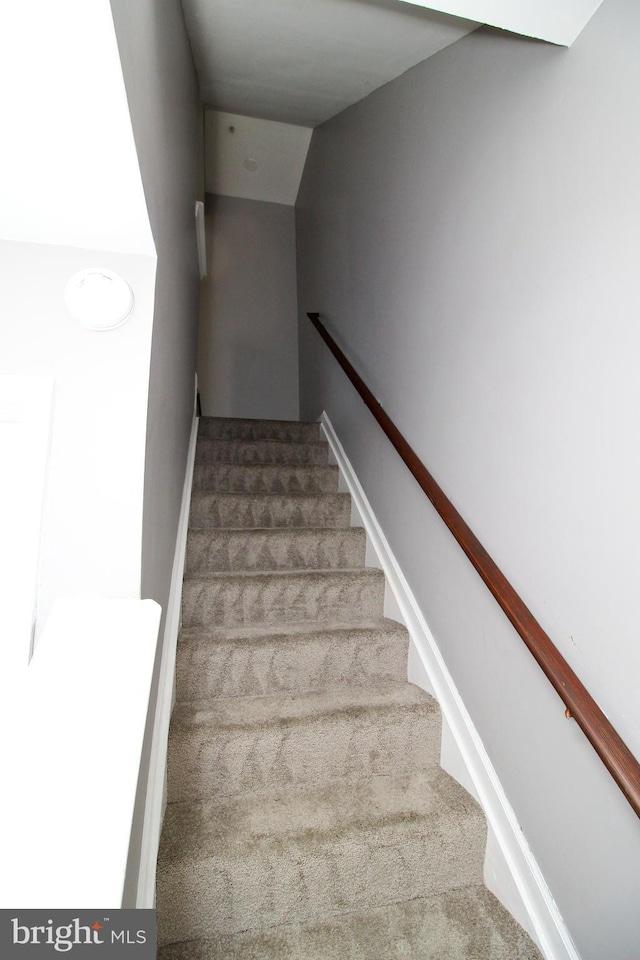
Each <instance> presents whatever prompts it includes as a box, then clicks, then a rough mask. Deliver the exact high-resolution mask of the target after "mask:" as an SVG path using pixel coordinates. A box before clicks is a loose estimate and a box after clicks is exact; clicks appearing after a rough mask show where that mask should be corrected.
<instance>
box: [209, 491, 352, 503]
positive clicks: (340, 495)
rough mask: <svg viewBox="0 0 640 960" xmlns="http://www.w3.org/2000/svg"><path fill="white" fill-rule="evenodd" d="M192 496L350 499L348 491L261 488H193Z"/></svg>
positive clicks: (262, 498) (340, 501) (259, 499)
mask: <svg viewBox="0 0 640 960" xmlns="http://www.w3.org/2000/svg"><path fill="white" fill-rule="evenodd" d="M193 496H194V497H197V498H198V499H202V500H206V499H213V498H215V499H216V500H218V499H225V498H226V499H228V500H232V499H233V500H235V499H242V500H258V501H260V502H262V501H263V500H294V501H297V500H312V501H316V500H336V501H338V502H339V503H343V502H344V501H345V500H349V499H350V494H348V493H340V492H332V493H305V491H304V490H294V491H292V492H291V493H289V492H288V491H283V492H277V493H271V492H269V491H263V490H259V491H257V492H256V493H246V492H245V491H244V490H220V491H219V490H194V491H193Z"/></svg>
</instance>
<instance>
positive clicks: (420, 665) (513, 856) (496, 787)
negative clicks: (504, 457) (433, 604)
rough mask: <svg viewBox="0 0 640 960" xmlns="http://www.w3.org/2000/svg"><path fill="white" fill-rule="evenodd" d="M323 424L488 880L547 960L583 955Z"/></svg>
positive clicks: (325, 422) (337, 446) (358, 488)
mask: <svg viewBox="0 0 640 960" xmlns="http://www.w3.org/2000/svg"><path fill="white" fill-rule="evenodd" d="M320 422H321V424H322V427H323V429H324V433H325V436H326V438H327V440H328V442H329V447H330V449H331V453H332V460H333V462H335V463H337V465H338V467H339V468H340V476H341V487H342V489H345V488H346V489H347V490H348V491H349V493H350V494H351V497H352V502H353V507H354V509H353V512H352V524H353V523H356V524H357V523H358V519H354V518H359V521H360V523H361V524H362V526H364V528H365V530H366V533H367V565H369V566H378V567H380V568H381V569H382V570H383V572H384V574H385V577H386V583H387V587H386V591H385V615H386V616H389V617H391V618H393V619H396V620H400V621H401V622H402V623H404V625H405V626H406V628H407V630H408V632H409V636H410V647H409V663H408V677H409V680H410V681H411V682H412V683H415V684H417V685H418V686H420V687H422V688H423V689H425V690H426V691H427V692H428V693H430V694H431V695H432V696H434V697H435V699H436V700H437V701H438V703H439V705H440V709H441V711H442V717H443V738H442V753H441V764H442V766H443V768H444V769H445V770H446V771H447V772H448V773H449V774H451V776H453V777H454V778H455V779H456V780H458V782H459V783H461V784H462V786H463V787H465V789H467V790H468V791H469V792H470V793H471V794H472V796H474V797H475V798H476V799H477V800H478V802H479V803H480V805H481V807H482V809H483V810H484V813H485V816H486V818H487V824H488V838H487V849H486V855H485V868H484V878H485V883H486V885H487V887H488V888H489V889H490V890H491V892H492V893H493V894H494V895H495V896H496V897H497V898H498V899H499V900H500V901H501V902H502V903H503V904H504V905H505V907H506V908H507V909H508V910H509V911H510V913H512V915H513V916H514V917H515V918H516V919H517V920H518V922H519V923H520V924H521V925H522V926H523V927H524V928H525V930H527V932H528V933H529V934H530V935H531V936H532V938H533V939H534V940H535V941H536V943H537V944H538V946H539V947H540V950H541V952H542V953H543V955H544V956H545V957H546V958H547V960H580V957H579V954H578V952H577V951H576V948H575V946H574V944H573V941H572V939H571V936H570V934H569V931H568V930H567V928H566V926H565V924H564V921H563V920H562V917H561V915H560V913H559V911H558V908H557V906H556V903H555V901H554V899H553V897H552V895H551V892H550V890H549V888H548V887H547V885H546V883H545V881H544V877H543V876H542V874H541V872H540V869H539V867H538V865H537V863H536V861H535V858H534V856H533V854H532V852H531V850H530V849H529V846H528V844H527V842H526V840H525V838H524V836H523V834H522V831H521V829H520V827H519V825H518V822H517V820H516V817H515V814H514V811H513V809H512V807H511V805H510V803H509V801H508V799H507V797H506V795H505V792H504V790H503V788H502V784H501V783H500V781H499V780H498V777H497V774H496V771H495V769H494V767H493V765H492V763H491V761H490V759H489V756H488V754H487V752H486V750H485V748H484V746H483V744H482V741H481V739H480V737H479V735H478V732H477V730H476V728H475V726H474V724H473V721H472V719H471V717H470V716H469V713H468V711H467V710H466V708H465V705H464V703H463V702H462V699H461V697H460V694H459V692H458V690H457V688H456V685H455V683H454V681H453V678H452V676H451V674H450V673H449V670H448V668H447V666H446V664H445V662H444V660H443V658H442V654H441V653H440V650H439V648H438V645H437V643H436V641H435V639H434V637H433V634H432V633H431V630H430V629H429V626H428V624H427V622H426V620H425V618H424V616H423V614H422V611H421V610H420V608H419V606H418V604H417V602H416V599H415V597H414V595H413V593H412V591H411V588H410V587H409V584H408V583H407V581H406V579H405V577H404V575H403V573H402V570H401V569H400V567H399V565H398V562H397V560H396V558H395V557H394V555H393V552H392V551H391V548H390V546H389V543H388V542H387V539H386V537H385V535H384V533H383V531H382V529H381V527H380V525H379V523H378V521H377V519H376V517H375V515H374V513H373V510H372V509H371V505H370V503H369V501H368V499H367V497H366V495H365V492H364V490H363V488H362V486H361V485H360V482H359V480H358V478H357V477H356V475H355V473H354V470H353V468H352V466H351V464H350V462H349V459H348V458H347V456H346V454H345V451H344V449H343V447H342V444H341V443H340V441H339V439H338V437H337V435H336V433H335V431H334V429H333V426H332V424H331V421H330V420H329V417H328V416H327V414H326V413H323V414H322V417H321V418H320Z"/></svg>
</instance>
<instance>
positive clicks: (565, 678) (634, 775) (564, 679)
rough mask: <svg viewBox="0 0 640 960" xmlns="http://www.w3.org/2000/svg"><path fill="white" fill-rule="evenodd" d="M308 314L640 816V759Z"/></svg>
mask: <svg viewBox="0 0 640 960" xmlns="http://www.w3.org/2000/svg"><path fill="white" fill-rule="evenodd" d="M307 316H308V317H309V319H310V320H311V322H312V323H313V325H314V327H315V328H316V330H317V331H318V333H319V334H320V336H321V337H322V339H323V340H324V341H325V343H326V344H327V346H328V347H329V349H330V350H331V352H332V354H333V355H334V357H335V358H336V360H337V361H338V363H339V364H340V366H341V367H342V369H343V370H344V372H345V373H346V374H347V376H348V377H349V380H351V383H352V384H353V385H354V387H355V388H356V390H357V391H358V393H359V394H360V396H361V397H362V399H363V400H364V402H365V404H366V405H367V407H368V408H369V410H370V411H371V413H372V414H373V416H374V417H375V418H376V420H377V421H378V423H379V424H380V426H381V427H382V429H383V430H384V432H385V433H386V435H387V437H388V438H389V440H390V441H391V443H392V444H393V446H394V447H395V449H396V450H397V452H398V453H399V454H400V456H401V457H402V459H403V460H404V462H405V463H406V465H407V466H408V468H409V470H410V471H411V473H412V475H413V477H414V479H415V480H416V481H417V483H418V484H419V485H420V487H421V488H422V490H423V491H424V492H425V493H426V495H427V497H428V498H429V500H430V501H431V503H432V504H433V506H434V507H435V508H436V510H437V511H438V513H439V514H440V516H441V517H442V519H443V520H444V522H445V523H446V525H447V526H448V528H449V530H450V531H451V533H452V534H453V535H454V537H455V538H456V540H457V541H458V543H459V544H460V546H461V547H462V549H463V550H464V552H465V553H466V555H467V557H468V558H469V560H470V561H471V563H472V564H473V566H474V567H475V569H476V570H477V572H478V573H479V574H480V576H481V577H482V579H483V580H484V582H485V584H486V585H487V587H488V588H489V590H490V591H491V593H492V594H493V596H494V597H495V599H496V600H497V602H498V604H499V605H500V607H501V608H502V610H503V611H504V613H505V614H506V615H507V617H508V619H509V620H510V622H511V623H512V625H513V626H514V628H515V629H516V631H517V632H518V633H519V634H520V636H521V637H522V639H523V640H524V642H525V643H526V645H527V647H528V648H529V650H530V651H531V653H532V655H533V656H534V657H535V659H536V660H537V662H538V663H539V665H540V666H541V667H542V670H543V671H544V673H545V675H546V676H547V678H548V680H549V681H550V682H551V684H552V685H553V687H554V688H555V690H556V691H557V693H558V694H559V696H560V697H561V699H562V701H563V703H564V704H565V707H566V708H567V716H571V717H573V718H574V719H575V721H576V723H577V724H578V725H579V726H580V728H581V730H582V732H583V733H584V735H585V736H586V738H587V740H588V741H589V743H590V744H591V746H592V747H593V749H594V750H595V751H596V753H597V754H598V756H599V757H600V759H601V760H602V762H603V763H604V765H605V767H606V768H607V770H608V771H609V773H610V774H611V776H612V777H613V779H614V780H615V782H616V783H617V784H618V786H619V787H620V789H621V790H622V792H623V794H624V795H625V797H626V798H627V800H628V801H629V803H630V804H631V806H632V807H633V809H634V810H635V812H636V814H637V816H640V763H638V761H637V760H636V758H635V757H634V755H633V754H632V753H631V751H630V750H629V748H628V747H627V745H626V744H625V743H624V741H623V740H622V738H621V737H620V736H619V734H618V733H617V732H616V730H615V729H614V727H613V726H612V725H611V723H609V721H608V720H607V718H606V716H605V715H604V713H603V712H602V710H601V709H600V707H599V706H598V704H597V703H596V702H595V700H594V699H593V697H592V696H591V694H590V693H589V691H588V690H587V689H586V687H585V686H584V684H583V683H582V682H581V681H580V680H579V679H578V677H577V676H576V674H575V673H574V672H573V670H572V669H571V667H570V666H569V664H568V663H567V661H566V660H565V659H564V657H563V656H562V654H561V653H560V652H559V650H558V649H557V648H556V646H555V644H554V643H553V641H552V640H551V638H550V637H549V636H548V634H547V633H545V631H544V630H543V629H542V627H541V626H540V624H539V623H538V621H537V620H536V618H535V617H534V616H533V614H532V613H531V611H530V610H529V608H528V607H527V605H526V604H525V602H524V601H523V600H522V598H521V597H520V595H519V594H518V593H517V592H516V590H515V589H514V588H513V587H512V586H511V584H510V583H509V581H508V580H507V578H506V577H505V575H504V574H503V573H502V571H501V570H500V569H499V567H498V566H497V564H496V563H495V562H494V561H493V560H492V559H491V557H490V556H489V554H488V553H487V551H486V550H485V548H484V547H483V546H482V544H481V543H480V541H479V540H478V538H477V537H476V535H475V534H474V533H473V531H472V530H471V528H470V527H469V525H468V524H467V523H466V522H465V520H463V518H462V517H461V516H460V514H459V513H458V511H457V510H456V508H455V507H454V506H453V504H452V503H451V501H450V500H449V498H448V497H447V496H446V495H445V494H444V492H443V491H442V489H441V488H440V487H439V486H438V484H437V483H436V481H435V480H434V479H433V477H432V476H431V474H430V473H429V471H428V470H427V468H426V467H425V465H424V464H423V463H422V461H421V460H420V458H419V457H418V455H417V453H416V452H415V450H413V449H412V447H410V446H409V444H408V443H407V441H406V440H405V438H404V437H403V436H402V434H401V433H400V431H399V430H398V428H397V427H396V425H395V424H394V422H393V421H392V420H391V418H390V417H389V416H388V414H386V413H385V411H384V410H383V409H382V407H381V405H380V404H379V403H378V401H377V400H376V398H375V397H374V395H373V394H372V393H371V390H369V388H368V387H367V385H366V383H365V382H364V381H363V379H362V377H360V375H359V374H358V373H357V372H356V370H355V369H354V367H353V366H352V364H351V363H350V362H349V361H348V360H347V358H346V357H345V355H344V353H343V352H342V350H341V349H340V347H339V346H338V345H337V343H336V342H335V340H334V339H333V337H332V336H331V334H330V333H329V332H328V330H327V329H326V327H325V326H324V325H323V324H322V322H321V320H320V315H319V314H317V313H308V314H307Z"/></svg>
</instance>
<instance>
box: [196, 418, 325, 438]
mask: <svg viewBox="0 0 640 960" xmlns="http://www.w3.org/2000/svg"><path fill="white" fill-rule="evenodd" d="M198 436H200V437H209V438H210V439H216V440H249V441H254V440H283V441H291V442H294V443H313V442H314V441H317V440H320V439H322V438H321V434H320V424H319V423H296V422H295V421H291V422H287V421H284V420H224V419H220V420H218V419H216V418H215V417H201V418H200V423H199V426H198Z"/></svg>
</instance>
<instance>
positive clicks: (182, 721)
mask: <svg viewBox="0 0 640 960" xmlns="http://www.w3.org/2000/svg"><path fill="white" fill-rule="evenodd" d="M407 708H418V709H419V711H420V713H421V714H423V715H424V714H432V715H433V716H434V717H435V716H437V717H439V708H438V705H437V703H436V701H435V700H434V699H433V698H432V697H430V696H429V694H427V693H425V692H424V690H421V689H420V688H419V687H416V686H414V685H413V684H411V683H407V682H406V681H402V680H383V681H379V682H378V683H376V684H372V685H371V686H369V687H365V688H363V687H359V686H344V687H331V688H329V689H327V690H315V691H314V690H312V691H306V692H304V693H297V694H292V693H288V692H287V693H276V694H267V695H265V696H256V697H214V698H211V699H206V700H183V701H178V702H177V703H176V706H175V709H174V712H173V719H172V736H173V737H175V736H177V735H178V734H179V733H181V732H182V731H184V732H186V733H187V734H188V733H190V732H191V730H192V729H193V728H194V727H202V726H208V727H215V728H217V729H219V730H224V729H251V728H255V727H264V728H266V727H268V726H277V727H284V726H287V725H291V724H292V723H295V722H296V721H298V722H309V721H312V720H314V719H319V718H321V717H328V716H332V715H335V714H344V713H348V714H349V715H350V716H352V717H356V716H357V715H358V714H361V715H365V714H371V713H373V712H378V713H381V712H382V713H384V712H392V711H395V710H402V709H407Z"/></svg>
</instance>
